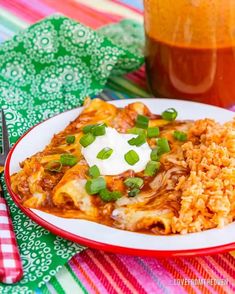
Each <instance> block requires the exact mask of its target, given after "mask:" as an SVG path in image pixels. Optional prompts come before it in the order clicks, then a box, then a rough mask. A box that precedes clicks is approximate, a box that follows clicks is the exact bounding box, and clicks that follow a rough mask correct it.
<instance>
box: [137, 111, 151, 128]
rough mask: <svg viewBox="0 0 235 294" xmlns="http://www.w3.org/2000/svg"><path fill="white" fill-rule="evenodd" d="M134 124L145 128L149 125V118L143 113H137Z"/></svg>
mask: <svg viewBox="0 0 235 294" xmlns="http://www.w3.org/2000/svg"><path fill="white" fill-rule="evenodd" d="M135 125H136V127H137V128H141V129H147V128H148V125H149V118H148V117H147V116H145V115H141V114H138V116H137V119H136V123H135Z"/></svg>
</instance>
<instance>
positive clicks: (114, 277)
mask: <svg viewBox="0 0 235 294" xmlns="http://www.w3.org/2000/svg"><path fill="white" fill-rule="evenodd" d="M94 253H95V258H96V259H97V261H98V260H99V263H100V266H101V267H102V268H103V270H102V271H107V272H108V273H109V274H110V278H111V280H110V282H112V283H113V284H116V285H117V286H118V288H119V289H120V291H121V293H125V294H132V291H131V289H129V288H128V287H127V285H126V284H125V283H124V282H123V279H122V278H121V277H120V275H119V274H118V272H117V271H118V269H117V267H116V266H112V265H111V264H110V262H109V260H108V254H101V252H100V251H98V250H96V251H95V252H94ZM111 273H112V274H111ZM133 294H137V292H136V291H135V292H134V293H133Z"/></svg>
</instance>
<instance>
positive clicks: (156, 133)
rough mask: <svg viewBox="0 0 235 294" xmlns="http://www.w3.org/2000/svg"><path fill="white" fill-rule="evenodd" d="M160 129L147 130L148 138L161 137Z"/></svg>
mask: <svg viewBox="0 0 235 294" xmlns="http://www.w3.org/2000/svg"><path fill="white" fill-rule="evenodd" d="M159 133H160V131H159V128H158V127H151V128H147V137H148V138H155V137H158V136H159Z"/></svg>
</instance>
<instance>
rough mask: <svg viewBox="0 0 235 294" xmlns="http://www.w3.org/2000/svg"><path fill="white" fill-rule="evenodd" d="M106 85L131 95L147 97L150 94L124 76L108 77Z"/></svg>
mask: <svg viewBox="0 0 235 294" xmlns="http://www.w3.org/2000/svg"><path fill="white" fill-rule="evenodd" d="M107 87H108V88H110V89H112V90H114V91H118V92H124V93H125V94H127V95H129V96H131V97H133V96H137V97H146V96H147V97H148V96H149V95H150V94H149V93H148V92H147V91H145V90H143V89H141V88H140V87H139V86H138V85H136V84H134V83H133V82H131V81H130V80H128V79H127V78H125V77H112V78H110V79H109V81H108V84H107Z"/></svg>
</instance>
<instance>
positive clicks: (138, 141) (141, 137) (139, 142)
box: [128, 135, 146, 147]
mask: <svg viewBox="0 0 235 294" xmlns="http://www.w3.org/2000/svg"><path fill="white" fill-rule="evenodd" d="M145 142H146V138H145V135H138V136H137V137H135V138H132V139H130V140H129V141H128V143H129V144H130V145H135V146H137V147H139V146H141V145H143V144H144V143H145Z"/></svg>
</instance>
